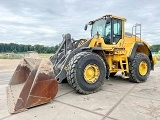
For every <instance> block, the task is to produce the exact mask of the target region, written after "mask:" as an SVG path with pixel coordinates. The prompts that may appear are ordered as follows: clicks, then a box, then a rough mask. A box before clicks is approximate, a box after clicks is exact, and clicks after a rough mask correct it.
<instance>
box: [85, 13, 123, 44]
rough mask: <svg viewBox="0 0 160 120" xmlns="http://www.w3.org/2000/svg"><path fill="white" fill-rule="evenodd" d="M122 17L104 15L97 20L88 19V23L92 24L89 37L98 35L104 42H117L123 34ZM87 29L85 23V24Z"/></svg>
mask: <svg viewBox="0 0 160 120" xmlns="http://www.w3.org/2000/svg"><path fill="white" fill-rule="evenodd" d="M124 20H125V19H124V18H120V17H116V16H112V15H105V16H103V17H101V18H99V19H97V20H94V21H90V22H89V23H88V25H92V29H91V37H94V36H95V35H97V34H98V35H100V36H101V37H102V38H103V39H104V42H105V44H117V43H118V41H119V40H120V39H122V36H123V34H122V33H123V26H122V25H123V21H124ZM85 30H87V25H86V26H85Z"/></svg>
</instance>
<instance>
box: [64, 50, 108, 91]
mask: <svg viewBox="0 0 160 120" xmlns="http://www.w3.org/2000/svg"><path fill="white" fill-rule="evenodd" d="M88 66H89V67H88ZM90 66H91V67H90ZM92 66H93V68H94V67H95V68H96V69H95V71H94V70H93V73H96V74H97V76H96V75H94V76H95V78H94V77H93V79H94V81H91V83H90V80H88V81H87V80H86V79H87V78H86V74H85V71H86V68H87V67H88V70H89V69H91V71H92ZM89 72H90V71H89ZM86 73H87V72H86ZM91 73H92V72H91ZM105 75H106V65H105V63H104V61H103V59H102V58H101V57H100V56H99V55H97V54H95V53H89V52H81V53H78V54H77V55H75V56H74V57H73V58H72V59H71V60H70V62H69V64H68V69H67V80H68V83H69V84H70V85H71V86H72V87H73V88H74V89H75V90H76V91H77V92H79V93H82V94H90V93H94V92H96V91H98V90H99V89H100V87H101V86H102V85H103V84H104V80H105ZM88 76H89V77H90V74H88Z"/></svg>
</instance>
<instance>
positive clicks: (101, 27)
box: [91, 19, 106, 37]
mask: <svg viewBox="0 0 160 120" xmlns="http://www.w3.org/2000/svg"><path fill="white" fill-rule="evenodd" d="M105 25H106V20H105V19H100V20H98V21H95V22H94V23H93V24H92V30H91V36H92V37H93V36H94V35H96V34H97V33H98V34H100V35H101V36H102V37H104V34H105Z"/></svg>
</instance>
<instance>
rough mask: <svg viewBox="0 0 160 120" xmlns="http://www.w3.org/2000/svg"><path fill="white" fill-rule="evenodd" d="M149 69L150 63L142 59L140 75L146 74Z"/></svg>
mask: <svg viewBox="0 0 160 120" xmlns="http://www.w3.org/2000/svg"><path fill="white" fill-rule="evenodd" d="M147 70H148V65H147V63H146V62H145V61H142V62H141V63H140V64H139V73H140V75H142V76H144V75H146V73H147Z"/></svg>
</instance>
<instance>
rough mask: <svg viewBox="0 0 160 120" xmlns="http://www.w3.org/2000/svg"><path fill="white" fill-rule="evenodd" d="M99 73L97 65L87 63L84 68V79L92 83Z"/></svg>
mask: <svg viewBox="0 0 160 120" xmlns="http://www.w3.org/2000/svg"><path fill="white" fill-rule="evenodd" d="M99 75H100V71H99V68H98V66H97V65H95V64H93V65H91V64H89V65H87V66H86V67H85V69H84V79H85V81H86V82H87V83H89V84H93V83H95V82H96V81H97V80H98V78H99Z"/></svg>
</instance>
